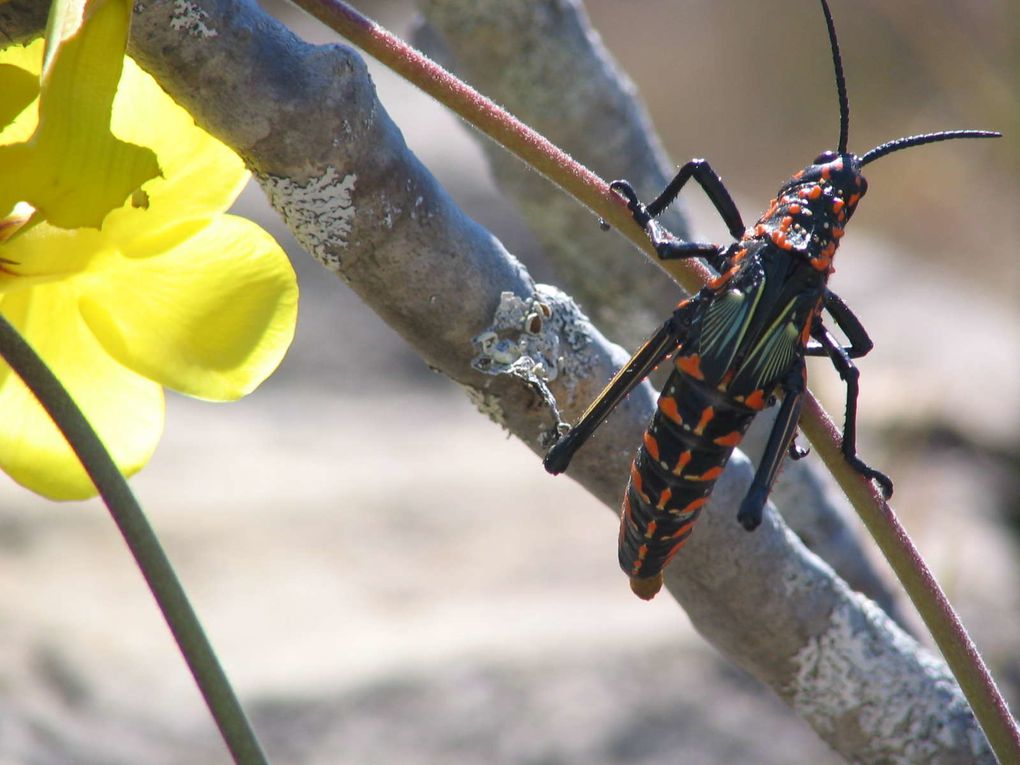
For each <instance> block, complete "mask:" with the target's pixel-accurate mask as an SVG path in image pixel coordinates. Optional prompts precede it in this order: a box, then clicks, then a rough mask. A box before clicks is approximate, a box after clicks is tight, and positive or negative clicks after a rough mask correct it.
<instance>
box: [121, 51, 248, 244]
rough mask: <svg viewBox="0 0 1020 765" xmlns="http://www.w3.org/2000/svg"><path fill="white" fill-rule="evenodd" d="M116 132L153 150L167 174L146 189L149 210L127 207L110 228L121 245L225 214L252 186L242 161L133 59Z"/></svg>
mask: <svg viewBox="0 0 1020 765" xmlns="http://www.w3.org/2000/svg"><path fill="white" fill-rule="evenodd" d="M112 127H113V131H114V133H116V134H117V135H118V136H119V137H121V138H122V139H124V140H125V141H131V142H132V143H138V144H142V145H144V146H148V147H150V148H152V149H153V151H155V152H156V155H157V156H158V157H159V165H160V168H161V169H162V171H163V174H162V176H160V177H158V178H153V179H152V180H151V181H149V182H148V183H146V184H145V185H144V186H143V187H142V189H143V190H144V191H145V193H146V195H147V196H148V198H149V205H148V209H146V210H139V209H136V208H132V207H131V206H125V207H123V208H121V209H119V210H114V211H113V212H112V213H111V214H110V216H109V217H108V218H107V219H106V221H105V222H104V224H103V231H104V232H106V231H107V230H109V233H110V235H111V236H114V237H116V238H117V240H118V242H120V243H121V244H125V243H126V242H127V241H128V240H129V239H131V238H132V237H134V236H144V235H145V234H146V232H148V231H152V230H153V229H155V228H161V227H164V226H166V225H168V224H171V223H176V222H177V221H179V220H181V219H182V218H187V217H191V216H200V217H205V216H208V215H211V214H213V213H218V212H225V211H226V210H227V209H228V208H229V207H230V205H232V204H233V203H234V200H235V199H237V195H238V194H240V193H241V190H242V189H243V188H244V185H245V183H246V182H247V181H248V177H249V174H248V172H247V171H246V170H245V168H244V163H243V162H242V161H241V158H240V157H238V156H237V155H236V154H235V153H234V152H233V151H231V150H230V149H229V148H227V147H226V146H225V145H224V144H222V143H221V142H220V141H218V140H216V139H215V138H213V137H212V136H211V135H209V134H208V133H207V132H205V131H204V130H202V129H201V128H199V127H198V126H197V125H195V120H194V118H193V117H192V116H191V115H190V114H188V112H186V111H185V110H184V109H182V108H181V107H180V106H178V105H177V104H176V103H175V102H174V101H173V99H171V98H170V96H168V95H167V94H166V93H165V92H164V91H163V89H162V88H160V86H159V84H158V83H157V82H156V81H155V80H154V79H153V78H152V77H150V76H149V75H148V74H147V73H146V72H143V71H142V70H141V69H140V68H139V67H138V65H137V64H135V63H134V62H133V61H132V60H131V59H127V60H126V61H125V62H124V74H123V76H122V77H121V81H120V87H119V89H118V90H117V98H116V100H115V101H114V104H113V121H112Z"/></svg>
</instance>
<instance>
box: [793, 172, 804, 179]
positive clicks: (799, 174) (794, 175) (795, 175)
mask: <svg viewBox="0 0 1020 765" xmlns="http://www.w3.org/2000/svg"><path fill="white" fill-rule="evenodd" d="M803 177H804V171H803V170H798V171H797V172H795V173H794V174H793V178H794V180H796V179H797V178H803Z"/></svg>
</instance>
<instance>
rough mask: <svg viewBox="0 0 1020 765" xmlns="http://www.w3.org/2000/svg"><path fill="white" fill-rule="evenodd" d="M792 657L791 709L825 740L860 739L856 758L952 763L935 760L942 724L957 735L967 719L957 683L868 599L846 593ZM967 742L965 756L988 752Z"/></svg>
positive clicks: (943, 737) (943, 741) (944, 732)
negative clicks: (822, 629)
mask: <svg viewBox="0 0 1020 765" xmlns="http://www.w3.org/2000/svg"><path fill="white" fill-rule="evenodd" d="M890 635H891V636H892V640H891V641H890V640H889V636H890ZM890 643H891V645H890ZM792 660H793V662H794V664H795V666H796V668H797V669H796V672H795V676H794V679H793V681H792V684H791V687H790V689H789V690H790V692H791V699H792V705H793V708H794V710H795V711H796V712H797V713H798V714H799V715H801V716H802V717H803V718H804V719H806V720H808V721H809V722H810V723H811V725H812V726H813V727H815V728H816V730H818V731H819V732H822V733H823V734H825V735H826V737H829V738H833V739H844V740H846V739H852V740H855V741H859V742H865V743H864V744H863V747H862V748H861V749H859V750H858V755H859V756H860V759H861V761H863V762H889V763H904V765H905V764H906V763H917V762H936V761H937V762H943V761H945V762H949V761H954V762H955V761H956V760H955V759H953V760H943V759H942V758H941V757H940V755H945V752H946V749H947V748H952V740H953V739H954V732H953V731H951V730H949V729H947V727H946V726H945V725H944V723H946V722H947V721H948V722H949V724H950V725H952V726H955V727H956V731H955V733H956V734H958V733H959V732H960V731H962V730H964V729H965V728H966V727H967V724H966V723H965V722H964V721H965V719H966V718H968V717H969V716H970V710H969V707H968V706H967V704H966V701H965V700H964V698H963V695H962V693H961V692H960V689H959V687H958V686H957V684H956V681H955V680H954V679H953V678H952V676H951V675H950V674H949V673H948V670H947V669H946V667H945V665H944V664H942V663H941V662H939V661H937V660H936V659H935V658H934V657H932V656H931V655H930V654H929V653H928V652H927V651H926V650H925V649H923V648H921V647H920V646H918V645H917V643H916V642H915V641H914V640H913V638H911V637H910V636H908V635H907V634H906V633H904V632H903V631H902V630H901V629H900V628H899V627H898V626H897V625H896V624H895V623H893V622H892V620H890V619H889V617H888V616H886V614H885V613H884V612H883V611H882V610H881V609H879V608H878V606H876V605H875V604H874V603H873V602H872V601H871V600H869V599H868V598H865V597H864V596H861V595H858V594H856V593H850V594H849V597H848V599H847V600H846V601H844V602H843V605H841V606H840V607H839V608H837V610H836V611H835V612H834V613H833V614H832V615H831V618H830V623H829V628H828V629H827V630H826V631H825V632H823V633H822V634H820V635H818V636H817V637H815V638H813V639H812V640H810V641H809V642H808V644H807V645H805V646H804V647H803V648H802V649H801V650H800V651H798V652H797V654H796V655H794V656H793V659H792ZM863 699H869V700H870V701H869V703H867V704H865V703H863V701H862V700H863ZM876 700H880V701H878V702H877V703H876ZM973 725H974V723H973V721H972V720H971V721H970V726H971V727H973ZM971 745H972V751H970V752H968V753H966V760H965V761H967V762H978V761H983V760H982V758H984V757H988V756H990V752H989V751H988V750H987V747H986V745H985V744H984V742H983V741H973V742H972V744H971ZM963 761H964V760H960V762H963Z"/></svg>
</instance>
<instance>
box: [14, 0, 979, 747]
mask: <svg viewBox="0 0 1020 765" xmlns="http://www.w3.org/2000/svg"><path fill="white" fill-rule="evenodd" d="M33 5H38V4H37V3H25V2H22V1H21V0H18V1H17V2H14V3H9V4H7V5H6V6H0V8H3V15H0V24H3V25H4V26H3V27H0V29H3V30H5V32H6V34H8V36H10V37H17V36H20V35H21V34H23V33H24V30H25V28H26V24H27V22H24V21H23V20H22V21H18V18H20V17H18V13H17V12H18V9H19V8H26V7H29V6H33ZM501 6H502V8H505V9H506V11H505V13H506V14H507V15H508V16H511V17H512V16H514V14H515V13H517V12H520V9H522V8H532V9H533V12H534V13H535V14H536V15H535V16H533V18H540V17H542V16H541V14H543V13H544V14H546V16H545V18H557V14H560V15H561V16H562V18H564V19H566V18H568V17H569V15H570V14H576V12H577V8H576V6H575V5H574V4H572V3H569V2H565V1H563V2H552V1H551V0H550V1H548V2H533V3H526V4H525V3H520V2H516V3H502V4H501ZM511 6H512V8H511ZM135 8H136V11H135V19H134V26H133V40H132V48H131V53H132V55H133V56H134V57H135V58H136V59H137V60H138V61H139V63H141V64H142V66H143V67H145V68H146V69H147V70H148V71H150V72H151V73H152V74H153V75H154V76H155V77H156V78H157V79H158V80H159V81H160V83H161V84H162V85H163V87H164V88H165V89H166V90H167V91H168V92H169V93H170V94H171V95H172V96H173V97H174V98H175V99H176V100H177V101H178V102H179V103H181V104H182V105H184V106H185V107H186V108H188V109H189V111H191V113H192V114H193V115H194V116H195V118H196V120H197V121H198V122H199V123H200V124H201V125H203V126H204V127H206V128H207V129H209V130H210V131H211V132H213V133H214V134H216V135H217V136H218V137H220V138H221V139H222V140H224V141H225V142H226V143H228V144H229V145H231V146H232V147H233V148H234V149H235V150H236V151H237V152H238V153H239V154H241V156H242V157H244V159H245V161H246V162H247V163H248V164H249V166H250V167H251V168H252V170H253V171H254V173H255V174H256V176H257V177H258V178H259V180H260V182H261V184H262V186H263V188H264V189H265V190H266V193H267V194H268V196H269V198H270V200H271V201H272V203H273V205H274V207H275V208H276V209H277V210H278V211H279V212H280V214H281V215H282V216H283V217H284V219H285V220H286V222H287V224H288V226H289V227H290V228H291V230H292V231H293V232H294V234H295V236H296V237H297V239H298V241H300V242H301V243H302V245H303V246H304V247H305V248H306V249H307V250H308V251H309V252H310V253H311V254H312V255H313V256H314V257H316V258H317V259H318V260H319V262H321V263H322V264H323V266H324V267H325V268H326V269H327V270H329V271H331V272H333V273H335V274H336V275H337V276H339V277H340V278H342V279H343V280H344V281H345V282H346V283H347V284H348V285H349V286H350V287H351V289H353V290H355V292H357V293H358V294H359V295H360V296H361V297H362V299H363V300H364V301H365V302H366V303H368V304H369V305H370V306H371V307H372V308H373V309H374V310H375V311H376V312H377V313H379V315H381V316H382V317H383V318H384V319H385V320H386V321H387V322H388V323H389V324H390V325H391V326H392V327H394V328H395V329H396V330H397V331H398V332H399V333H400V334H401V335H403V336H404V337H405V338H406V339H407V340H408V342H409V343H411V344H412V345H413V346H414V347H415V348H416V349H417V350H418V352H419V353H420V354H421V355H422V357H423V358H424V359H425V360H426V361H427V362H428V364H430V365H431V366H432V367H434V368H436V369H437V370H439V371H441V372H443V373H444V374H446V375H448V376H449V377H450V378H452V379H453V380H455V381H457V382H458V383H459V384H460V385H462V386H463V387H464V388H465V389H466V390H467V391H468V393H469V395H470V396H471V397H472V399H473V400H474V401H476V402H477V403H478V405H479V408H480V409H481V410H482V411H483V412H485V413H486V414H488V415H489V416H490V417H492V418H493V419H495V420H497V421H498V422H500V423H501V424H502V425H503V426H504V427H505V428H507V429H508V430H509V431H510V432H512V433H513V434H515V435H516V436H517V437H518V438H520V439H521V440H522V441H524V442H525V443H526V444H528V445H529V446H530V447H531V448H532V449H533V450H534V451H535V452H536V453H541V452H542V451H544V447H545V445H546V440H545V439H546V437H547V436H548V434H549V433H550V432H551V429H552V427H553V426H554V423H555V417H554V416H553V415H552V413H551V411H550V408H549V407H548V406H547V405H546V396H547V391H548V390H551V391H552V392H553V393H555V395H556V398H557V400H558V401H559V402H560V405H561V406H563V407H564V409H565V410H566V412H567V413H568V414H569V415H571V416H573V415H574V414H575V413H576V412H577V411H578V410H579V409H580V408H581V407H583V406H584V405H585V404H586V403H587V402H588V401H590V400H591V398H592V397H593V396H594V395H595V394H596V393H597V392H598V388H599V387H600V386H601V384H602V383H603V381H605V380H606V379H608V377H609V376H610V375H611V373H612V371H613V369H614V367H615V366H616V365H618V364H620V363H621V362H622V361H624V360H625V358H626V354H625V353H624V352H623V351H622V350H621V349H620V348H618V347H616V346H614V345H612V344H610V343H609V342H608V341H607V340H606V339H605V338H604V337H603V336H602V335H601V334H600V333H599V332H598V330H596V329H595V327H594V326H593V325H592V324H591V323H590V322H589V321H588V320H587V319H586V318H585V317H584V316H583V314H582V313H581V312H580V311H579V310H578V309H577V307H576V306H575V305H574V303H573V302H572V301H571V300H570V298H568V297H567V296H565V295H564V294H563V293H561V292H560V291H558V290H556V289H554V288H552V287H547V286H544V285H536V284H535V283H534V282H533V281H532V279H531V277H530V276H529V275H528V273H527V271H526V270H525V269H524V268H523V266H521V264H520V263H518V262H517V261H516V260H515V259H514V258H513V257H512V256H511V255H510V254H509V253H507V252H506V250H505V249H504V248H503V247H502V245H501V244H500V243H499V242H498V241H496V240H495V238H494V237H492V236H491V235H490V234H489V233H488V232H487V231H485V230H483V229H482V228H480V227H479V226H478V225H477V224H475V223H474V222H473V221H471V220H469V219H468V218H466V217H465V216H464V215H463V214H462V213H461V212H460V211H459V210H458V209H457V207H456V206H455V205H454V204H453V203H452V202H451V200H450V198H449V196H448V195H447V194H446V192H445V191H444V190H443V189H442V188H441V187H440V186H439V185H438V183H437V182H436V181H435V179H434V178H433V177H432V175H431V174H430V173H429V172H428V170H427V169H426V168H425V167H423V166H422V165H421V163H420V162H419V161H418V160H417V159H416V158H415V157H414V156H413V155H412V154H411V153H410V152H409V151H408V149H407V147H406V145H405V143H404V141H403V138H402V136H401V134H400V131H399V130H398V129H397V127H396V126H395V125H394V124H393V123H392V122H391V120H390V118H389V117H388V115H387V114H386V111H385V110H384V109H383V107H382V105H381V104H380V103H379V102H378V100H377V98H376V94H375V90H374V87H373V85H372V83H371V80H370V79H369V77H368V75H367V72H366V69H365V66H364V63H363V62H362V61H361V60H360V58H359V57H358V56H357V55H356V54H355V53H354V52H353V51H352V50H351V49H349V48H347V47H346V46H341V45H333V46H322V47H314V46H310V45H307V44H305V43H303V42H302V41H300V40H298V39H297V38H295V37H294V36H293V35H292V34H291V33H290V32H289V31H288V30H287V29H285V28H283V27H282V26H280V25H279V24H278V23H277V22H275V21H273V20H272V19H270V18H268V17H267V16H266V15H264V14H263V13H262V12H261V11H260V10H259V9H258V7H257V6H256V5H255V4H254V3H247V2H237V1H234V2H229V1H227V0H223V1H221V2H215V1H213V0H205V1H203V2H187V3H182V2H148V3H147V2H139V3H136V6H135ZM570 23H572V24H574V23H578V22H570ZM19 24H20V25H21V26H19ZM524 26H525V27H526V26H527V25H526V24H525V25H524ZM584 36H587V37H588V38H589V40H590V34H589V33H588V32H587V31H585V33H584ZM497 37H498V35H497ZM578 40H580V41H582V42H583V40H582V39H581V38H580V37H579V38H578ZM516 44H520V41H517V43H516ZM567 58H570V56H567ZM564 66H565V64H564ZM571 76H577V77H580V76H581V75H580V74H576V75H571ZM528 82H529V84H531V85H535V86H536V87H537V86H538V84H539V83H541V84H542V85H545V84H546V83H545V82H543V81H542V80H541V79H538V78H537V77H535V76H534V75H532V76H531V78H530V79H529V80H528ZM595 90H598V88H596V89H595ZM551 92H552V93H553V96H552V97H553V98H558V96H559V95H562V92H558V91H556V90H553V91H551ZM545 97H546V98H549V96H545ZM622 111H623V112H627V111H628V109H627V108H624V109H623V110H622ZM595 122H597V120H595ZM592 124H594V123H592ZM642 128H643V126H642ZM549 132H550V133H553V132H554V131H552V130H550V131H549ZM553 137H554V138H556V139H557V140H558V139H559V138H560V137H559V136H556V135H554V136H553ZM647 151H651V152H652V154H654V152H655V148H654V147H648V148H647ZM645 153H646V152H645V151H638V152H636V153H635V155H633V156H644V155H645ZM578 154H580V152H578ZM633 156H632V157H628V159H627V165H628V166H627V167H626V168H619V170H618V172H613V171H612V169H610V171H609V174H610V175H616V174H630V175H631V176H632V177H636V172H635V169H634V168H635V162H637V160H635V159H634V158H633ZM660 159H661V157H653V159H652V160H641V161H643V162H647V163H648V164H649V166H654V165H656V164H657V163H659V160H660ZM592 163H593V164H596V165H597V164H598V163H597V162H595V161H594V160H593V162H592ZM640 172H641V173H644V172H645V171H644V170H640ZM659 175H661V173H660V174H659ZM659 180H661V179H660V178H657V179H656V180H655V183H658V182H659ZM534 188H537V186H536V187H534ZM567 214H570V215H573V214H574V213H572V212H570V213H567ZM551 217H555V216H551ZM583 217H584V225H583V226H580V228H582V229H585V230H587V229H588V228H591V221H590V219H588V217H587V215H584V216H583ZM556 225H557V223H556V221H555V220H554V221H553V222H552V223H551V224H550V226H552V228H551V229H547V230H551V231H552V232H553V233H551V234H549V235H548V236H547V237H544V238H546V239H547V243H548V241H551V242H553V243H555V242H556V241H559V240H560V239H561V237H560V238H558V237H557V236H556V235H555V231H556V229H555V226H556ZM559 225H561V226H562V225H563V224H559ZM568 231H570V232H571V233H573V231H574V230H573V229H568ZM560 233H561V234H562V230H561V232H560ZM596 238H597V237H596ZM614 257H616V255H614ZM614 278H615V277H614ZM606 281H608V280H606ZM639 281H640V280H639ZM631 310H642V309H641V308H639V307H638V308H627V309H623V311H621V313H623V312H625V311H631ZM341 342H342V339H341ZM494 373H495V374H494ZM653 407H654V393H653V391H652V390H651V388H650V386H649V385H647V384H646V385H644V386H642V387H641V388H640V389H638V390H637V391H636V392H635V393H634V395H632V396H631V397H630V398H629V399H628V400H627V402H625V404H624V405H622V406H621V407H620V409H619V410H618V411H617V412H616V413H615V414H614V415H613V417H611V418H610V420H609V421H608V422H607V423H606V424H605V425H604V426H603V428H602V429H601V430H600V432H599V434H598V436H597V437H596V438H595V439H594V440H593V441H592V443H591V444H589V445H587V446H586V447H585V449H583V450H582V451H581V453H580V454H579V455H578V457H577V459H576V460H575V465H574V466H573V468H572V470H571V472H570V475H571V476H572V477H573V478H574V479H575V480H577V481H579V482H581V483H582V484H583V485H584V486H585V487H586V488H588V490H589V491H591V493H592V494H594V495H595V496H596V497H597V498H599V499H600V500H602V502H603V503H604V504H605V505H606V506H607V507H609V508H610V509H611V510H612V511H613V512H614V513H615V512H616V511H617V507H618V501H619V498H620V496H622V491H623V487H624V483H625V480H626V476H627V471H628V466H629V462H630V459H631V456H632V451H633V448H634V445H635V444H637V443H638V442H639V439H640V436H641V433H642V431H643V429H644V427H645V423H646V422H647V420H648V418H649V417H650V415H651V412H652V410H653ZM535 470H541V467H540V465H539V463H538V461H537V460H536V462H535ZM750 477H751V467H750V464H749V463H748V461H747V459H746V458H744V457H743V456H741V455H739V454H738V455H735V457H734V459H733V460H732V461H731V463H730V465H729V467H728V468H727V470H726V471H725V474H724V475H723V477H722V478H721V479H720V481H719V483H718V485H717V488H716V490H715V493H714V496H713V499H712V502H711V503H710V504H709V506H708V510H707V512H706V513H705V514H704V515H703V520H702V521H701V522H700V524H699V527H698V530H697V533H696V534H695V535H694V537H693V539H692V541H691V542H690V544H688V545H687V547H685V549H684V554H683V555H681V556H679V558H678V559H677V560H676V561H675V562H674V563H673V564H672V566H671V567H670V568H669V570H668V572H667V577H666V585H667V588H668V590H669V592H670V593H671V594H672V595H673V596H674V597H675V598H676V599H677V601H678V602H679V603H680V604H681V605H682V607H683V608H684V609H685V610H686V612H687V613H688V615H689V616H690V618H691V621H692V622H693V623H694V625H695V626H696V628H697V629H698V630H699V632H700V633H701V634H702V635H704V636H705V638H706V639H708V640H709V641H710V642H711V643H712V644H713V645H715V646H716V647H717V648H718V649H719V650H720V651H721V652H722V653H724V654H725V655H726V656H727V657H729V658H730V659H731V660H732V661H734V662H735V663H737V664H738V665H740V666H742V667H744V668H745V669H747V670H748V671H749V672H751V673H752V674H753V675H755V676H756V677H757V678H759V679H760V680H761V681H762V682H764V683H766V684H767V685H768V686H770V687H771V688H772V689H773V690H774V691H775V692H776V693H777V694H778V695H779V696H780V697H781V698H782V699H783V700H784V701H786V702H787V703H788V704H789V705H790V706H791V707H792V708H793V709H794V710H795V711H796V712H797V713H798V714H800V715H801V716H802V717H803V718H804V719H805V720H807V721H808V722H809V724H811V725H812V726H813V727H814V729H815V730H816V731H817V732H818V734H819V735H820V736H821V737H822V738H824V739H825V740H826V741H827V742H829V744H830V745H831V746H833V748H835V749H836V750H837V751H839V752H840V753H842V754H843V755H844V756H845V757H846V758H847V759H849V760H852V761H854V762H861V763H880V762H882V763H886V762H937V763H974V762H993V758H992V755H991V753H990V751H989V749H988V747H987V744H986V743H985V741H984V738H983V736H982V735H981V734H980V731H979V730H978V728H977V725H976V722H975V720H974V718H973V716H972V715H971V713H970V711H969V708H968V707H967V705H966V702H965V701H964V699H963V697H962V695H961V693H960V691H959V689H958V687H957V685H956V683H955V681H954V680H953V678H952V677H951V675H950V674H949V672H948V670H947V668H946V667H945V665H944V664H943V663H942V662H941V661H939V660H938V659H936V658H934V657H932V656H931V655H930V654H929V653H928V652H927V651H926V650H924V649H923V648H921V647H920V646H918V645H917V643H916V642H915V641H914V640H913V639H912V638H911V637H909V636H908V635H906V634H905V633H904V632H903V631H902V630H901V629H899V628H898V627H897V626H896V625H895V624H894V623H893V622H892V621H891V620H890V619H889V618H888V617H886V616H885V614H884V613H883V612H882V611H881V610H880V609H878V608H877V607H876V606H874V605H873V604H872V603H871V602H870V601H868V600H867V599H865V598H864V597H863V596H860V595H857V594H855V593H854V592H853V591H851V590H850V588H849V587H848V586H847V585H846V584H845V583H844V582H843V580H841V579H840V578H839V577H837V576H836V575H835V574H834V573H833V571H832V569H831V568H829V566H828V565H826V564H825V563H824V562H822V561H821V560H820V559H819V558H817V557H816V556H814V555H813V554H811V553H810V552H809V551H808V550H806V549H805V548H804V546H803V545H802V544H801V543H800V542H799V541H798V539H797V538H796V537H795V536H794V535H793V534H792V533H791V532H790V531H789V530H788V529H787V528H786V526H785V525H784V524H783V522H782V520H781V519H780V518H779V516H777V515H776V514H775V513H774V512H772V511H771V510H770V511H769V512H767V513H766V519H765V522H764V524H763V525H762V527H761V528H760V529H759V530H758V531H757V533H756V534H754V535H749V534H747V533H745V532H744V531H743V530H742V529H741V528H740V527H739V526H738V524H737V523H735V522H734V516H735V513H736V508H737V505H738V503H739V500H740V498H741V496H742V495H743V492H744V491H745V489H746V487H747V484H748V483H749V481H750ZM550 480H553V479H550ZM561 480H562V479H561ZM551 511H552V509H551ZM621 586H625V585H623V584H621Z"/></svg>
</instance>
